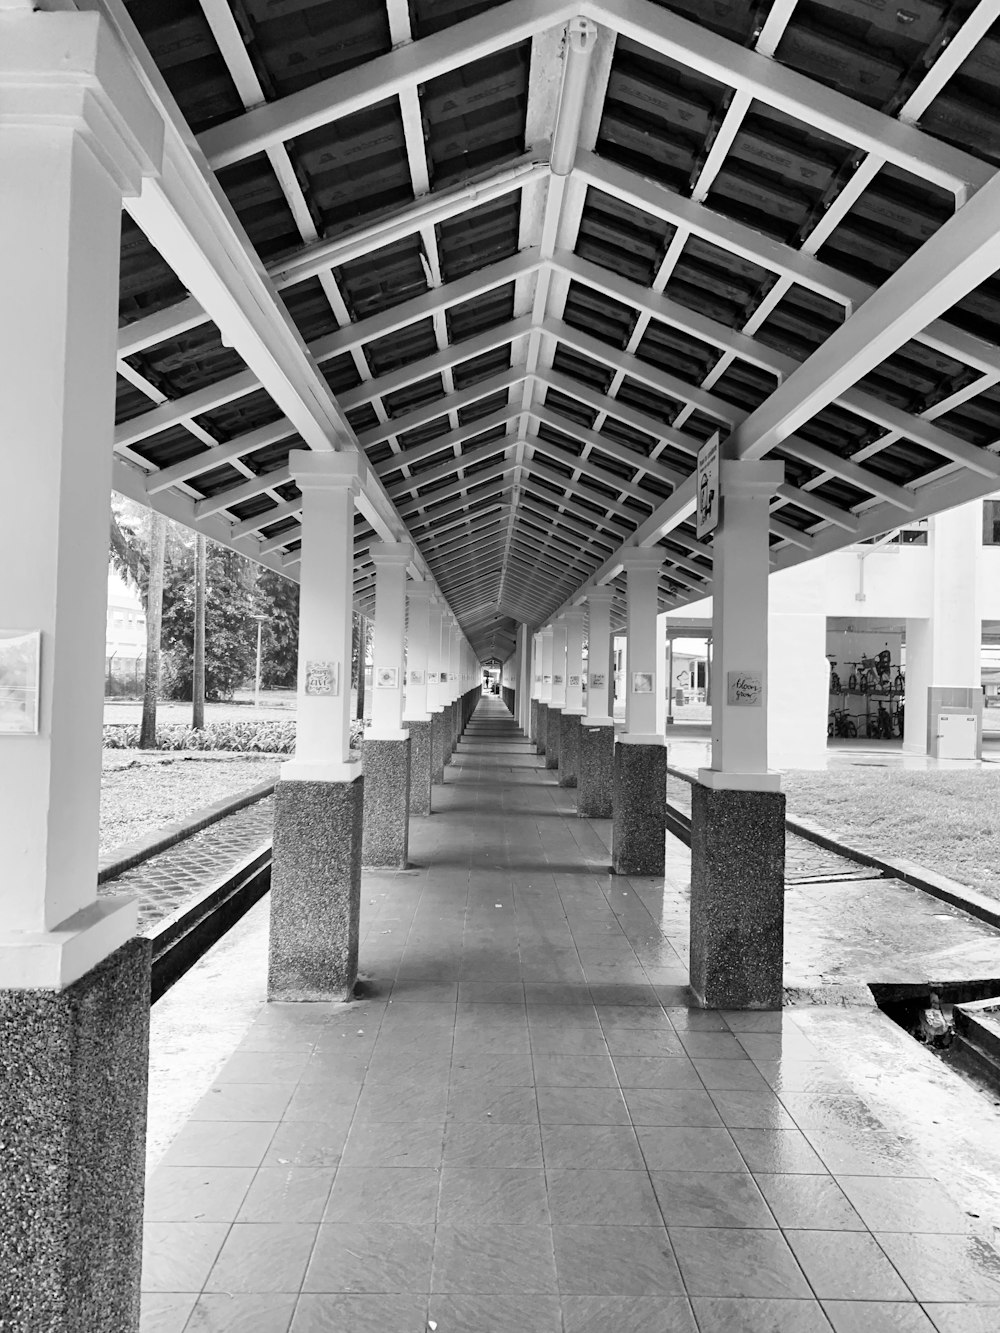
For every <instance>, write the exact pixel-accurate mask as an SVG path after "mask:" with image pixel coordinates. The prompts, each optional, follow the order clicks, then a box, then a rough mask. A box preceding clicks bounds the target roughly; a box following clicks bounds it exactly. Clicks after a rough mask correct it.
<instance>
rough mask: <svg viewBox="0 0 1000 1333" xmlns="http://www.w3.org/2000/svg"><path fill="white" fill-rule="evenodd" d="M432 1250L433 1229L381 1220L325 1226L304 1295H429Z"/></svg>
mask: <svg viewBox="0 0 1000 1333" xmlns="http://www.w3.org/2000/svg"><path fill="white" fill-rule="evenodd" d="M433 1245H434V1228H433V1227H432V1226H409V1225H406V1224H404V1223H398V1222H386V1221H382V1220H381V1219H380V1220H379V1221H369V1220H367V1219H364V1220H359V1219H355V1220H354V1221H353V1222H324V1223H323V1224H322V1225H321V1226H320V1228H319V1233H318V1235H317V1237H316V1245H315V1248H314V1249H313V1253H312V1258H311V1259H310V1261H309V1267H308V1268H307V1270H306V1275H305V1281H304V1282H303V1284H302V1290H303V1291H304V1292H306V1291H325V1292H373V1293H375V1292H378V1293H389V1292H411V1293H421V1292H426V1291H427V1290H428V1287H429V1282H430V1265H431V1251H432V1249H433Z"/></svg>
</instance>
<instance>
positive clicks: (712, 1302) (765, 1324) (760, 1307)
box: [691, 1296, 830, 1333]
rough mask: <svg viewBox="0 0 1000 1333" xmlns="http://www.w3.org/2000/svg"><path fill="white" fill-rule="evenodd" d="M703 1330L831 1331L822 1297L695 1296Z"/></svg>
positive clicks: (731, 1332) (764, 1332) (736, 1332)
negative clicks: (781, 1298)
mask: <svg viewBox="0 0 1000 1333" xmlns="http://www.w3.org/2000/svg"><path fill="white" fill-rule="evenodd" d="M691 1304H692V1305H693V1306H694V1310H695V1314H696V1315H697V1317H698V1328H699V1330H700V1333H830V1323H829V1320H828V1319H827V1318H826V1316H825V1315H824V1313H823V1309H822V1306H821V1305H820V1304H819V1302H818V1301H811V1300H738V1299H734V1298H732V1297H703V1296H701V1297H699V1296H696V1297H694V1298H693V1299H692V1301H691Z"/></svg>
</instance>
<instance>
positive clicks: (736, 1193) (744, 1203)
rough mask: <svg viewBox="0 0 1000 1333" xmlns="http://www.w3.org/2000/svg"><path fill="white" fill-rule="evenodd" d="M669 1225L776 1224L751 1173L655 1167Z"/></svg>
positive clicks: (656, 1184) (655, 1181) (654, 1176)
mask: <svg viewBox="0 0 1000 1333" xmlns="http://www.w3.org/2000/svg"><path fill="white" fill-rule="evenodd" d="M652 1182H653V1187H654V1189H655V1190H656V1198H657V1201H658V1202H659V1206H660V1212H661V1214H662V1216H663V1221H664V1223H665V1224H666V1226H667V1227H757V1228H761V1227H774V1226H775V1225H776V1224H775V1220H774V1218H773V1217H772V1215H771V1212H770V1210H769V1209H768V1207H767V1204H766V1203H765V1201H764V1199H763V1197H762V1195H761V1193H760V1190H759V1189H758V1188H757V1185H756V1184H755V1182H754V1179H753V1177H752V1176H751V1175H749V1174H748V1173H746V1172H733V1173H730V1172H726V1171H654V1172H653V1173H652Z"/></svg>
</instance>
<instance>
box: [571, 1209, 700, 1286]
mask: <svg viewBox="0 0 1000 1333" xmlns="http://www.w3.org/2000/svg"><path fill="white" fill-rule="evenodd" d="M552 1234H553V1237H554V1240H555V1250H556V1268H557V1270H558V1273H559V1290H560V1292H562V1293H563V1295H594V1296H632V1297H635V1296H655V1295H665V1296H679V1295H681V1294H682V1293H683V1287H682V1285H681V1279H680V1273H679V1272H678V1269H677V1263H676V1260H675V1259H674V1255H673V1251H672V1249H671V1247H670V1242H669V1240H668V1239H667V1233H666V1231H665V1230H663V1228H662V1227H635V1226H605V1227H595V1226H556V1227H553V1231H552Z"/></svg>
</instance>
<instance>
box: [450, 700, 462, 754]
mask: <svg viewBox="0 0 1000 1333" xmlns="http://www.w3.org/2000/svg"><path fill="white" fill-rule="evenodd" d="M464 729H465V700H464V699H456V700H455V702H454V703H453V704H452V706H451V752H452V754H454V753H455V751H456V750H457V749H458V742H459V739H460V738H461V735H462V732H463V730H464Z"/></svg>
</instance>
